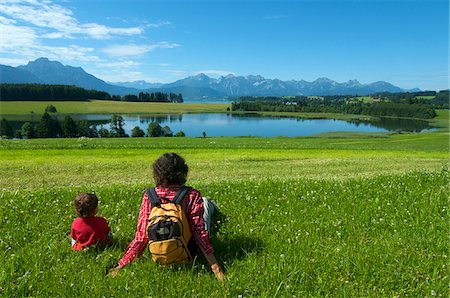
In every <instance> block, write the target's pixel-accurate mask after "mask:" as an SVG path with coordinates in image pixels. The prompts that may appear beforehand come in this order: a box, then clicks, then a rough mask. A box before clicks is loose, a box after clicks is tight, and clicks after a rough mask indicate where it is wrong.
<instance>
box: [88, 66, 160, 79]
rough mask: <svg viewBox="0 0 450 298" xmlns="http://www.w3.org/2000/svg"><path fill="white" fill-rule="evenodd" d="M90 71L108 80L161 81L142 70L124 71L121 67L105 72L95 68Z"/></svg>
mask: <svg viewBox="0 0 450 298" xmlns="http://www.w3.org/2000/svg"><path fill="white" fill-rule="evenodd" d="M88 72H89V73H91V74H93V75H94V76H96V77H97V78H99V79H102V80H104V81H107V82H134V81H140V80H143V81H147V82H159V80H158V78H155V77H151V76H147V75H145V74H144V73H142V72H140V71H123V70H121V69H114V70H111V71H108V72H104V71H98V69H93V70H89V71H88Z"/></svg>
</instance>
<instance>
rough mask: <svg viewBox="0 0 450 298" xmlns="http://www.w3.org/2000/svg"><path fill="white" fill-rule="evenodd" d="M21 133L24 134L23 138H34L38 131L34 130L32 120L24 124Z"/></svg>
mask: <svg viewBox="0 0 450 298" xmlns="http://www.w3.org/2000/svg"><path fill="white" fill-rule="evenodd" d="M20 134H21V135H22V138H24V139H32V138H34V137H35V136H36V133H35V131H34V126H33V125H32V124H31V123H30V122H25V123H24V124H23V125H22V128H21V130H20Z"/></svg>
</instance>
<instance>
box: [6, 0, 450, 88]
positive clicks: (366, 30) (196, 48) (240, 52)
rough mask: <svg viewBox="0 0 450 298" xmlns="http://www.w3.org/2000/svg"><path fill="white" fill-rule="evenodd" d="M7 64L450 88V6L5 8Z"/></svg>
mask: <svg viewBox="0 0 450 298" xmlns="http://www.w3.org/2000/svg"><path fill="white" fill-rule="evenodd" d="M0 34H1V35H0V64H6V65H11V66H17V65H23V64H26V63H27V62H28V61H30V60H34V59H36V58H39V57H48V58H49V59H51V60H57V61H60V62H62V63H63V64H66V65H72V66H81V67H83V68H84V69H85V70H86V71H87V72H89V73H92V74H94V75H95V76H97V77H99V78H101V79H103V80H106V81H111V82H118V81H135V80H146V81H149V82H172V81H175V80H178V79H181V78H184V77H187V76H191V75H196V74H198V73H201V72H203V73H206V74H207V75H209V76H211V77H218V76H220V75H227V74H229V73H232V74H234V75H249V74H253V75H257V74H259V75H262V76H264V77H266V78H271V79H274V78H278V79H281V80H306V81H313V80H315V79H317V78H319V77H327V78H330V79H332V80H335V81H338V82H344V81H348V80H351V79H358V80H359V81H360V82H361V83H371V82H375V81H388V82H390V83H393V84H394V85H397V86H399V87H401V88H414V87H419V88H421V89H423V90H442V89H447V88H449V76H448V69H449V52H448V51H449V4H448V1H447V0H416V1H414V0H410V1H409V0H389V1H381V0H365V1H364V0H344V1H338V0H316V1H312V0H304V1H302V0H298V1H293V0H292V1H283V0H281V1H280V0H279V1H256V0H254V1H252V0H241V1H225V0H222V1H220V0H211V1H189V0H184V1H181V0H180V1H172V0H165V1H152V0H147V1H145V0H141V1H134V0H127V1H125V0H109V1H107V0H104V1H96V0H90V1H87V0H86V1H70V0H63V1H57V0H42V1H41V0H24V1H22V0H1V1H0Z"/></svg>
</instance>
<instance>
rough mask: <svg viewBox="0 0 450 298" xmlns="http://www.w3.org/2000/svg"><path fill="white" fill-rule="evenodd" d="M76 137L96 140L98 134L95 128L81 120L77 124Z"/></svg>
mask: <svg viewBox="0 0 450 298" xmlns="http://www.w3.org/2000/svg"><path fill="white" fill-rule="evenodd" d="M77 128H78V134H77V135H78V136H79V137H87V138H97V137H98V132H97V129H96V128H95V126H93V125H90V124H89V122H88V121H87V120H81V121H78V122H77Z"/></svg>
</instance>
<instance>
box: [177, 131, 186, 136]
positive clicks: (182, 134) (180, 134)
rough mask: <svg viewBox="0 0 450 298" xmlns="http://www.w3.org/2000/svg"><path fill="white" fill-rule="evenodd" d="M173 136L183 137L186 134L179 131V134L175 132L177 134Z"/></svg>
mask: <svg viewBox="0 0 450 298" xmlns="http://www.w3.org/2000/svg"><path fill="white" fill-rule="evenodd" d="M175 136H176V137H185V136H186V134H185V133H184V131H182V130H180V131H179V132H177V133H176V134H175Z"/></svg>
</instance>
